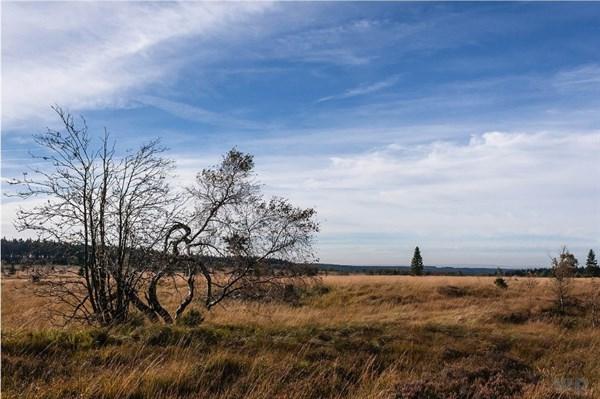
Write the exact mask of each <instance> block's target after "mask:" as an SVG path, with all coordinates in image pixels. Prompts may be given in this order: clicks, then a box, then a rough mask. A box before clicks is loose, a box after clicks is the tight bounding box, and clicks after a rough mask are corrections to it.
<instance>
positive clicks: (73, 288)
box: [11, 107, 178, 325]
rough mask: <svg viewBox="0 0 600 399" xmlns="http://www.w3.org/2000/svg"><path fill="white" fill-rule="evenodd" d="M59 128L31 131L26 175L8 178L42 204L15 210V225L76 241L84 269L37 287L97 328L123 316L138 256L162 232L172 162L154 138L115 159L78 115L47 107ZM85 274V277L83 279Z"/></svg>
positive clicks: (172, 210)
mask: <svg viewBox="0 0 600 399" xmlns="http://www.w3.org/2000/svg"><path fill="white" fill-rule="evenodd" d="M53 109H54V111H55V112H56V113H57V115H58V117H59V118H60V120H61V122H62V127H63V128H62V129H61V130H51V129H48V131H47V132H46V133H43V134H40V135H36V136H34V138H35V141H36V143H37V144H39V145H40V146H41V148H42V150H43V151H44V153H43V154H42V155H34V158H35V159H37V160H38V161H39V162H40V163H41V165H40V166H38V167H36V168H35V169H34V170H33V173H32V175H30V174H28V173H24V174H23V177H22V178H21V179H15V180H13V181H11V183H12V184H16V185H18V186H19V187H20V188H19V191H18V192H17V193H16V194H15V195H18V196H20V197H21V198H23V199H26V198H31V197H40V199H41V200H42V201H43V202H41V203H39V204H38V205H37V206H34V207H32V208H29V209H23V208H22V209H20V210H19V212H18V215H17V221H16V226H17V228H18V229H19V230H33V231H36V232H38V233H39V235H40V236H42V237H44V238H50V239H54V240H57V241H62V242H70V243H75V244H80V245H81V246H82V248H83V251H84V254H83V255H84V256H83V266H82V274H83V276H79V275H77V273H75V272H73V273H71V275H67V276H63V277H53V278H46V279H44V284H42V285H41V287H40V289H39V290H38V291H37V293H38V294H40V295H47V296H50V297H52V298H54V299H55V300H56V301H58V302H60V303H62V304H63V305H66V306H65V307H61V308H60V309H68V311H67V312H66V313H61V315H62V316H64V317H65V318H66V319H67V320H73V319H79V320H85V321H87V322H90V323H99V324H103V325H107V324H111V323H115V322H120V321H123V320H125V319H126V318H127V314H128V309H129V304H130V301H131V296H132V295H131V293H132V292H134V291H135V290H136V289H137V288H138V286H139V285H140V280H141V276H142V275H143V274H142V273H140V272H139V263H138V262H140V260H141V259H139V258H145V257H148V254H149V253H152V251H154V250H155V249H156V248H157V247H158V246H159V245H160V243H161V242H162V240H163V238H164V237H165V235H166V234H167V231H168V228H169V224H170V223H171V220H172V218H173V217H174V216H175V215H176V214H177V207H176V204H177V199H178V198H177V196H176V195H174V194H172V191H171V189H170V187H169V184H168V183H167V178H168V176H169V173H170V171H171V170H172V168H173V162H172V161H171V160H168V159H166V158H164V157H163V156H162V154H163V152H164V151H165V149H164V148H163V147H161V146H160V144H159V142H158V141H151V142H150V143H148V144H145V145H142V146H141V147H140V148H139V149H138V150H137V151H135V152H127V153H126V154H124V155H123V156H120V157H117V156H116V151H115V146H114V143H111V141H110V137H109V134H108V133H107V132H106V130H105V132H104V136H103V137H102V139H101V140H100V142H98V143H96V142H94V141H93V139H92V137H90V135H89V134H88V127H87V125H86V123H85V120H84V119H83V118H82V119H81V121H80V123H76V121H75V119H74V118H73V116H71V115H70V114H69V113H67V112H65V111H64V110H63V109H61V108H59V107H53ZM81 277H83V278H81Z"/></svg>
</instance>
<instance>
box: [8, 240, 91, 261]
mask: <svg viewBox="0 0 600 399" xmlns="http://www.w3.org/2000/svg"><path fill="white" fill-rule="evenodd" d="M0 247H1V249H2V251H1V253H2V256H1V260H2V264H3V265H7V264H12V265H74V266H80V265H82V264H83V246H82V245H78V244H72V243H66V242H57V241H51V240H41V239H37V240H32V239H30V238H28V239H26V240H24V239H22V238H19V239H11V240H9V239H6V238H2V240H1V242H0Z"/></svg>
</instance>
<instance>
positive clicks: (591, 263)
mask: <svg viewBox="0 0 600 399" xmlns="http://www.w3.org/2000/svg"><path fill="white" fill-rule="evenodd" d="M585 267H586V272H587V274H588V276H592V277H598V276H600V267H598V261H597V260H596V254H595V253H594V250H593V249H590V252H588V256H587V260H586V262H585Z"/></svg>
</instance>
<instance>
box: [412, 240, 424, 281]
mask: <svg viewBox="0 0 600 399" xmlns="http://www.w3.org/2000/svg"><path fill="white" fill-rule="evenodd" d="M410 270H411V272H412V274H414V275H415V276H420V275H422V274H423V258H422V257H421V251H420V250H419V247H416V248H415V253H414V255H413V258H412V261H411V262H410Z"/></svg>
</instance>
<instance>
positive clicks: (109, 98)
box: [2, 2, 269, 129]
mask: <svg viewBox="0 0 600 399" xmlns="http://www.w3.org/2000/svg"><path fill="white" fill-rule="evenodd" d="M266 7H269V4H268V3H242V4H235V5H234V4H217V3H186V2H183V3H103V2H100V3H72V4H70V5H69V6H68V7H64V6H63V4H61V3H6V4H4V5H3V13H2V75H3V76H2V78H3V79H2V80H3V87H2V105H3V107H2V114H3V115H2V119H3V125H4V128H5V129H6V128H13V127H18V126H20V125H25V124H29V125H30V124H31V122H32V120H34V119H42V120H45V119H46V118H47V116H48V115H50V111H49V108H48V105H49V104H54V103H58V104H61V105H62V106H65V107H69V108H76V109H97V108H103V107H109V106H110V107H122V106H127V105H130V101H131V96H130V95H129V94H131V93H132V92H135V91H136V90H140V89H143V88H145V87H146V86H147V85H148V84H150V83H151V82H155V83H158V82H161V81H162V82H163V84H164V81H168V79H169V77H170V72H172V71H174V70H176V69H177V68H178V67H179V66H180V62H182V60H185V57H181V56H176V55H175V54H177V52H176V50H177V49H178V47H177V46H176V45H175V44H176V43H174V41H176V40H179V41H180V40H182V39H190V38H193V39H194V40H197V41H203V40H207V41H208V42H209V43H210V42H213V43H214V37H215V35H217V36H218V37H219V38H220V40H227V38H228V37H230V36H231V35H232V33H231V32H232V26H233V27H235V26H243V25H244V24H245V23H247V22H248V21H249V19H251V18H252V16H253V15H256V14H259V13H260V12H261V11H262V10H263V9H265V8H266ZM48 21H52V22H51V23H48Z"/></svg>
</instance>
